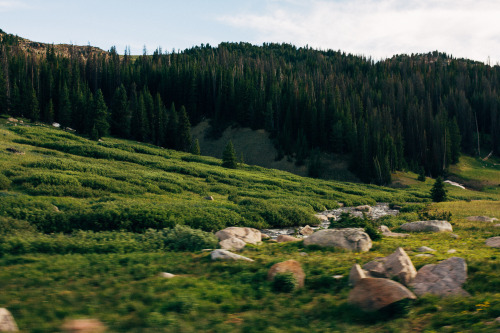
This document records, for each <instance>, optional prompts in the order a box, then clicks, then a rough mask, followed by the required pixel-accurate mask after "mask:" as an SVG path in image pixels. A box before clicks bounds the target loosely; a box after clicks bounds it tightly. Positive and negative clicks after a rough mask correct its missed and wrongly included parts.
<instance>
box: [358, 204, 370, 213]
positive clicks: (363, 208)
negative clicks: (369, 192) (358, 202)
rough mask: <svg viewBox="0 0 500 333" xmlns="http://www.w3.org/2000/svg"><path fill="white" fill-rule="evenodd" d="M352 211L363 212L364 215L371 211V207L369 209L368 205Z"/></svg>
mask: <svg viewBox="0 0 500 333" xmlns="http://www.w3.org/2000/svg"><path fill="white" fill-rule="evenodd" d="M354 209H355V210H357V211H358V212H365V213H369V212H371V211H372V207H370V206H368V205H362V206H358V207H356V208H354Z"/></svg>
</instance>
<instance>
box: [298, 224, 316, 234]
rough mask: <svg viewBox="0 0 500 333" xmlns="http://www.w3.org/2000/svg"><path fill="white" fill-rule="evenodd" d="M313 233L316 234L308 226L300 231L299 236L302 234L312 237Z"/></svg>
mask: <svg viewBox="0 0 500 333" xmlns="http://www.w3.org/2000/svg"><path fill="white" fill-rule="evenodd" d="M313 233H314V229H313V228H311V227H310V226H308V225H306V226H305V227H303V228H300V229H299V234H301V235H302V236H310V235H312V234H313Z"/></svg>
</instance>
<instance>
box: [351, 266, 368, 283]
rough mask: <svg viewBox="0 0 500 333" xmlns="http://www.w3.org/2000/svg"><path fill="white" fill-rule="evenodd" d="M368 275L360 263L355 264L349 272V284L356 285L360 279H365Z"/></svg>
mask: <svg viewBox="0 0 500 333" xmlns="http://www.w3.org/2000/svg"><path fill="white" fill-rule="evenodd" d="M366 277H367V276H366V274H365V271H364V270H363V269H362V268H361V266H359V264H354V265H353V266H352V268H351V271H350V272H349V284H350V285H352V286H355V285H356V283H358V282H359V280H361V279H365V278H366Z"/></svg>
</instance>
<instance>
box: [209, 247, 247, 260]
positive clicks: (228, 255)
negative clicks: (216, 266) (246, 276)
mask: <svg viewBox="0 0 500 333" xmlns="http://www.w3.org/2000/svg"><path fill="white" fill-rule="evenodd" d="M210 257H211V258H212V260H244V261H253V260H252V259H250V258H247V257H244V256H240V255H239V254H236V253H232V252H230V251H228V250H223V249H217V250H214V251H212V252H211V253H210Z"/></svg>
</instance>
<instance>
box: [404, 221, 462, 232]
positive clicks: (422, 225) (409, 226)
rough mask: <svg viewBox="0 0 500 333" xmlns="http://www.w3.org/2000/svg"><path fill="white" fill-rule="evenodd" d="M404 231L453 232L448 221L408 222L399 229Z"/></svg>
mask: <svg viewBox="0 0 500 333" xmlns="http://www.w3.org/2000/svg"><path fill="white" fill-rule="evenodd" d="M400 228H401V229H402V230H404V231H410V232H426V231H427V232H443V231H453V228H452V227H451V224H450V223H449V222H448V221H440V220H431V221H417V222H408V223H405V224H403V225H402V226H401V227H400Z"/></svg>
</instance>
